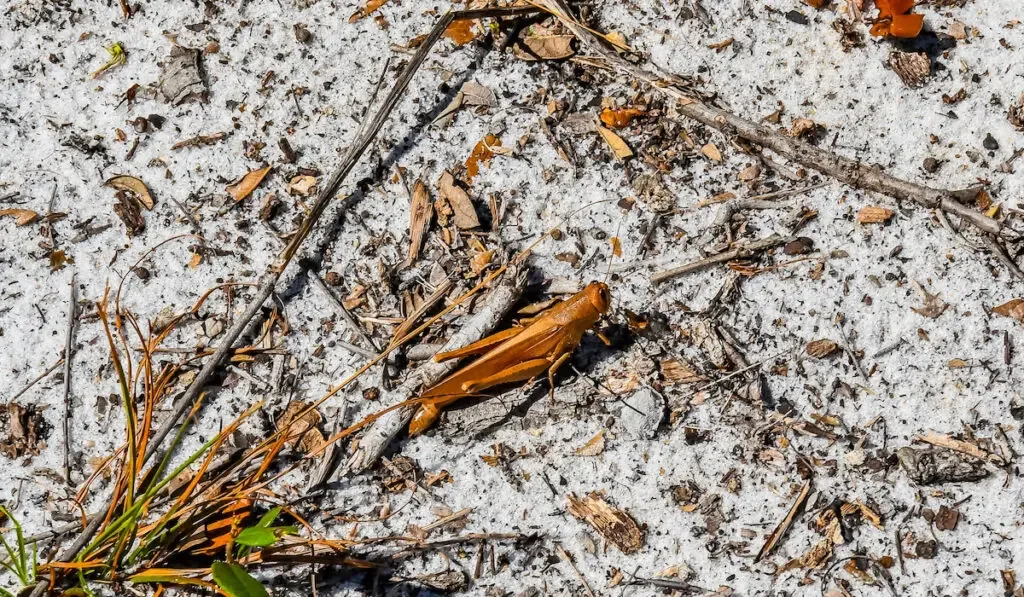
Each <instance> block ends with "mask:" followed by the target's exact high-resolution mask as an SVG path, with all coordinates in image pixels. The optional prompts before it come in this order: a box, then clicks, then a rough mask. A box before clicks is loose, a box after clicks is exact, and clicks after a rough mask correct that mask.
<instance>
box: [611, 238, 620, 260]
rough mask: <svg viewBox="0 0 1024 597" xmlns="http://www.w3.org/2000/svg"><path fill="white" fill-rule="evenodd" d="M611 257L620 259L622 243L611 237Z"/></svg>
mask: <svg viewBox="0 0 1024 597" xmlns="http://www.w3.org/2000/svg"><path fill="white" fill-rule="evenodd" d="M612 256H613V257H622V241H621V240H619V237H617V236H613V237H612Z"/></svg>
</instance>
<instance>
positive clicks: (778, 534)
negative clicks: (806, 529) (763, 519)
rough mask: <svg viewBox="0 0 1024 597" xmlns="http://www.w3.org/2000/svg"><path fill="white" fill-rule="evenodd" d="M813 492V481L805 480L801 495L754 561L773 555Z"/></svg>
mask: <svg viewBox="0 0 1024 597" xmlns="http://www.w3.org/2000/svg"><path fill="white" fill-rule="evenodd" d="M810 493H811V481H810V480H809V479H808V480H807V481H806V482H804V486H803V487H802V488H801V489H800V495H798V496H796V501H795V502H793V505H792V506H791V507H790V508H789V512H787V513H786V517H785V518H783V519H782V522H780V523H779V525H778V526H776V527H775V530H773V531H772V533H771V535H769V536H768V540H767V541H765V543H764V546H763V547H761V551H759V552H757V557H756V558H754V563H755V564H756V563H757V562H760V561H761V560H763V559H764V558H766V557H768V556H769V555H771V553H772V551H773V550H774V549H775V547H776V546H778V544H779V541H781V540H782V537H784V536H785V535H786V531H788V530H789V527H790V526H792V525H793V520H794V519H795V518H796V515H797V514H798V513H799V512H800V509H801V508H803V506H804V502H806V501H807V496H808V495H810Z"/></svg>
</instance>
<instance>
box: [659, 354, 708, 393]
mask: <svg viewBox="0 0 1024 597" xmlns="http://www.w3.org/2000/svg"><path fill="white" fill-rule="evenodd" d="M659 366H660V368H661V377H662V379H663V381H664V383H665V385H666V386H674V385H679V384H687V383H694V382H698V381H704V380H705V379H706V378H705V377H704V376H703V375H701V374H700V373H698V372H697V370H696V369H695V368H694V366H693V365H691V364H690V363H689V362H688V361H687V360H685V359H665V360H663V361H661V363H659Z"/></svg>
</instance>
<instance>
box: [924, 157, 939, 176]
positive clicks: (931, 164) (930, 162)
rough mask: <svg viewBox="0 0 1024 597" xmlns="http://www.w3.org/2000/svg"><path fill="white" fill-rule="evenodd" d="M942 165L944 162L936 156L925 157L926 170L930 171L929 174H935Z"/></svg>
mask: <svg viewBox="0 0 1024 597" xmlns="http://www.w3.org/2000/svg"><path fill="white" fill-rule="evenodd" d="M941 165H942V162H940V161H939V160H937V159H935V158H925V159H924V171H925V172H927V173H929V174H934V173H935V172H936V171H937V170H938V169H939V166H941Z"/></svg>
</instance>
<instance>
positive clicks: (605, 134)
mask: <svg viewBox="0 0 1024 597" xmlns="http://www.w3.org/2000/svg"><path fill="white" fill-rule="evenodd" d="M597 132H598V133H601V138H602V139H604V142H605V143H607V144H608V147H610V148H611V150H612V153H613V154H615V158H616V159H618V160H620V161H621V160H625V159H626V158H628V157H631V156H632V155H633V150H631V149H630V148H629V145H626V142H625V141H623V140H622V137H620V136H618V135H616V134H615V133H613V132H612V131H611V130H609V129H606V128H605V127H603V126H599V127H597Z"/></svg>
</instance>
